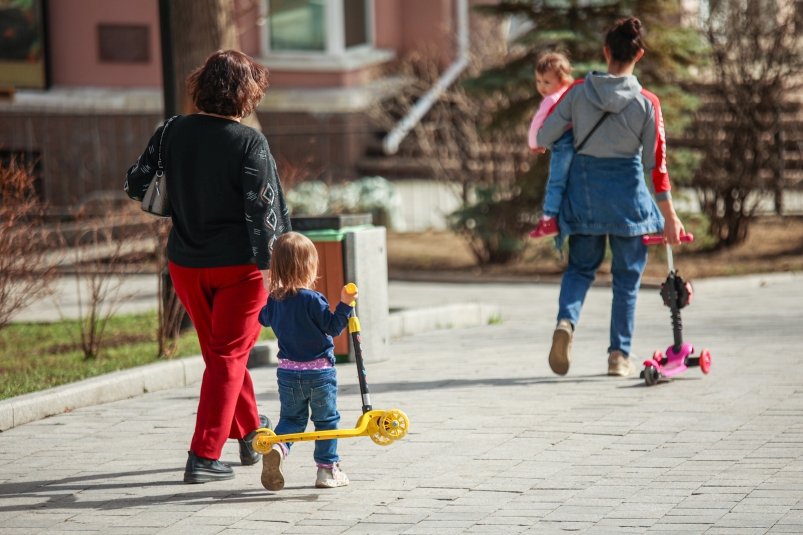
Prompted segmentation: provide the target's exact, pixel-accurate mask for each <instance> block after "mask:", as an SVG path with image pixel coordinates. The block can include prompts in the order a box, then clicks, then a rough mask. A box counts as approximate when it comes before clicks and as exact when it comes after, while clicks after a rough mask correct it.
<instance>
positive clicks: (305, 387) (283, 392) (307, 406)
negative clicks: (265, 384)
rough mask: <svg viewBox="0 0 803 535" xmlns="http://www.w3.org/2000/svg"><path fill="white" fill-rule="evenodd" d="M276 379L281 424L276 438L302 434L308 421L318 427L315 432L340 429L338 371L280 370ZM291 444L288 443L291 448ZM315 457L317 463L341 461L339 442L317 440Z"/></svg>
mask: <svg viewBox="0 0 803 535" xmlns="http://www.w3.org/2000/svg"><path fill="white" fill-rule="evenodd" d="M276 377H277V382H278V383H279V402H280V403H281V410H280V412H279V423H278V425H277V426H276V429H274V432H275V433H276V434H277V435H284V434H288V433H303V432H304V430H305V429H306V428H307V420H309V419H311V420H312V423H314V424H315V430H316V431H327V430H330V429H337V424H338V422H340V413H339V412H338V411H337V372H336V369H335V368H334V367H332V368H324V369H322V370H285V369H282V368H279V369H278V370H277V371H276ZM310 412H311V414H310ZM291 445H292V443H287V444H286V446H287V447H288V449H289V448H290V446H291ZM314 458H315V462H316V463H318V464H334V463H336V462H338V461H340V457H339V456H338V455H337V440H316V441H315V453H314Z"/></svg>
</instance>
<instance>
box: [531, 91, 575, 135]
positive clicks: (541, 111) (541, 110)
mask: <svg viewBox="0 0 803 535" xmlns="http://www.w3.org/2000/svg"><path fill="white" fill-rule="evenodd" d="M568 88H569V84H567V85H564V86H563V87H561V88H560V89H558V90H557V91H555V92H554V93H552V94H550V95H547V96H545V97H544V98H543V99H542V100H541V105H540V106H538V111H537V112H535V115H534V116H533V122H531V123H530V134H529V135H528V136H527V144H528V145H529V146H530V148H531V149H537V148H539V147H538V143H537V142H536V141H535V136H536V135H537V134H538V130H540V129H541V126H543V124H544V121H545V120H546V118H547V115H549V112H550V111H552V107H553V106H554V105H555V104H556V103H557V102H558V100H560V97H562V96H563V93H565V92H566V90H567V89H568Z"/></svg>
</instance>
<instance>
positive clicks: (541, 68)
mask: <svg viewBox="0 0 803 535" xmlns="http://www.w3.org/2000/svg"><path fill="white" fill-rule="evenodd" d="M535 72H537V73H538V74H547V73H550V72H551V73H553V74H554V75H555V76H557V77H558V79H559V80H560V81H561V82H566V83H568V82H571V81H572V65H571V63H569V58H567V57H566V55H565V54H562V53H560V52H544V53H543V54H541V55H540V56H538V59H537V60H536V61H535Z"/></svg>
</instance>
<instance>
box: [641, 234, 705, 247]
mask: <svg viewBox="0 0 803 535" xmlns="http://www.w3.org/2000/svg"><path fill="white" fill-rule="evenodd" d="M680 241H681V242H683V243H691V242H693V241H694V234H682V235H681V236H680ZM641 242H642V243H643V244H644V245H661V244H664V243H666V240H665V239H664V237H663V236H661V235H649V236H642V237H641Z"/></svg>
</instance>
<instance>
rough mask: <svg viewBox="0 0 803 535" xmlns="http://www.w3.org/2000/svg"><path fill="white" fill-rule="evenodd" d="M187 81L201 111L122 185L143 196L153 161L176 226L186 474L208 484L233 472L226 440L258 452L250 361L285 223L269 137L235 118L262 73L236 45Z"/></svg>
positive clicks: (170, 248)
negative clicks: (191, 348) (186, 393)
mask: <svg viewBox="0 0 803 535" xmlns="http://www.w3.org/2000/svg"><path fill="white" fill-rule="evenodd" d="M187 82H188V88H189V91H190V94H191V96H192V99H193V102H194V103H195V106H196V108H197V109H198V112H197V113H193V114H190V115H179V116H176V117H173V118H172V119H170V120H168V121H167V122H166V123H165V124H164V125H162V126H160V127H159V128H158V129H157V130H156V133H155V134H154V135H153V137H152V138H151V140H150V142H149V143H148V147H147V148H146V149H145V152H143V153H142V155H141V156H140V157H139V159H138V160H137V163H135V164H134V166H133V167H131V168H130V169H129V170H128V173H127V177H126V183H125V190H126V192H127V193H128V195H129V196H130V197H131V198H133V199H136V200H141V199H142V197H143V196H144V194H145V191H146V190H147V187H148V184H149V183H150V180H151V178H152V177H153V176H154V173H155V172H156V169H157V167H158V165H159V164H160V160H161V164H162V166H163V167H164V170H165V175H166V176H167V191H168V196H169V198H170V203H171V209H172V221H173V228H172V230H171V231H170V236H169V238H168V243H167V256H168V259H169V261H170V263H169V268H170V276H171V278H172V280H173V286H174V287H175V290H176V294H177V295H178V297H179V299H180V300H181V303H182V304H183V305H184V307H185V308H186V309H187V312H188V313H189V316H190V319H192V323H193V325H194V326H195V329H196V331H197V332H198V340H199V341H200V343H201V352H202V353H203V358H204V362H205V363H206V369H205V371H204V375H203V380H202V382H201V395H200V400H199V402H198V416H197V419H196V423H195V434H194V435H193V437H192V443H191V444H190V451H189V458H188V459H187V465H186V469H185V472H184V481H185V482H187V483H206V482H207V481H215V480H223V479H231V478H233V477H234V472H233V470H232V469H231V466H229V465H227V464H225V463H222V462H220V460H219V459H220V455H221V452H222V449H223V444H224V443H225V442H226V440H227V439H229V438H235V439H238V440H239V441H240V462H241V463H242V464H244V465H250V464H255V463H256V462H258V461H259V459H260V455H259V454H258V453H256V452H254V450H253V448H252V447H251V443H250V439H251V438H253V432H254V431H255V430H256V429H257V428H259V427H266V426H268V425H270V421H269V420H268V418H267V417H266V416H262V415H260V414H259V412H258V411H257V404H256V398H255V396H254V386H253V383H252V382H251V375H250V374H249V373H248V370H247V369H246V363H247V361H248V354H249V352H250V351H251V348H252V347H253V346H254V343H255V342H256V340H257V337H258V335H259V329H260V325H259V322H258V320H257V316H258V314H259V310H260V308H261V307H262V306H263V305H264V304H265V300H266V298H267V294H266V290H265V288H266V285H267V283H268V282H269V279H270V272H269V271H268V267H269V265H270V251H271V248H272V245H273V241H274V240H275V239H276V237H278V236H279V235H280V234H282V233H284V232H287V231H289V230H290V219H289V216H288V211H287V206H286V204H285V201H284V195H283V193H282V188H281V184H280V182H279V177H278V175H277V172H276V164H275V162H274V160H273V156H272V155H271V153H270V149H269V148H268V142H267V140H266V139H265V136H263V135H262V134H261V133H260V132H258V131H256V130H254V129H252V128H249V127H247V126H244V125H242V124H240V120H241V119H242V118H243V117H245V116H247V115H248V114H250V113H251V112H252V111H253V110H254V109H255V108H256V106H257V104H259V101H260V100H262V97H263V96H264V94H265V90H266V89H267V87H268V71H267V69H266V68H265V67H263V66H262V65H259V64H258V63H256V62H254V61H253V60H252V59H251V58H249V57H248V56H247V55H245V54H243V53H241V52H237V51H234V50H225V51H218V52H216V53H214V54H212V55H211V56H210V57H209V58H208V59H207V60H206V63H205V64H204V65H203V66H202V67H201V68H199V69H198V70H196V71H195V72H193V73H192V74H191V75H190V77H189V79H188V81H187Z"/></svg>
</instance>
